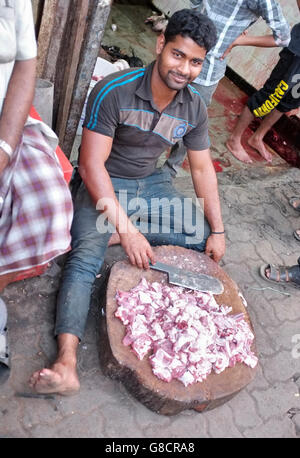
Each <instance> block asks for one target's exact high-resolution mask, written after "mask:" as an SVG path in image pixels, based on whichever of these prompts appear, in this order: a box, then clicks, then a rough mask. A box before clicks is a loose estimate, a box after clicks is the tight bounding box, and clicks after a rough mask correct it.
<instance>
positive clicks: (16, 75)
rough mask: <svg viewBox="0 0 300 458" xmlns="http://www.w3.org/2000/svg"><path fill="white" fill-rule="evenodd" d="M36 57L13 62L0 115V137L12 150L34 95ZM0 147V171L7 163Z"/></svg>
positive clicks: (19, 136)
mask: <svg viewBox="0 0 300 458" xmlns="http://www.w3.org/2000/svg"><path fill="white" fill-rule="evenodd" d="M35 75H36V59H30V60H26V61H17V62H15V65H14V69H13V73H12V76H11V79H10V82H9V85H8V88H7V93H6V96H5V102H4V105H3V109H2V113H1V116H0V138H1V139H2V140H4V141H5V142H6V143H8V145H10V147H11V148H12V150H13V151H14V150H15V149H16V147H17V145H18V143H19V141H20V138H21V135H22V131H23V128H24V124H25V122H26V119H27V116H28V113H29V110H30V107H31V104H32V100H33V97H34V88H35ZM8 160H9V158H8V156H7V155H6V154H5V153H4V152H3V150H2V149H0V173H1V172H2V170H3V168H4V167H5V165H6V164H7V163H8Z"/></svg>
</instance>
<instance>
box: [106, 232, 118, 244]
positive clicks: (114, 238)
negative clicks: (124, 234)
mask: <svg viewBox="0 0 300 458" xmlns="http://www.w3.org/2000/svg"><path fill="white" fill-rule="evenodd" d="M120 243H121V241H120V236H119V234H118V232H114V233H113V235H112V236H111V238H110V239H109V242H108V246H112V245H120Z"/></svg>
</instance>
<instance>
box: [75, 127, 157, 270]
mask: <svg viewBox="0 0 300 458" xmlns="http://www.w3.org/2000/svg"><path fill="white" fill-rule="evenodd" d="M112 142H113V139H112V138H111V137H108V136H105V135H102V134H99V133H96V132H92V131H90V130H88V129H86V128H84V129H83V136H82V144H81V148H80V167H79V171H80V175H81V177H82V179H83V181H84V183H85V186H86V188H87V190H88V192H89V194H90V196H91V198H92V199H93V201H94V203H95V207H97V209H98V210H99V211H100V212H105V216H106V217H107V219H108V221H109V222H110V223H111V224H112V225H113V226H114V227H115V228H116V230H117V232H118V233H119V236H120V241H121V245H122V247H123V248H124V250H125V252H126V254H127V255H128V257H129V259H130V262H131V263H132V264H133V265H137V266H138V267H139V268H141V269H142V268H144V269H149V259H150V260H151V262H152V263H153V264H155V258H154V254H153V251H152V248H151V246H150V244H149V242H148V241H147V239H146V238H145V237H144V236H143V235H142V234H141V233H140V232H139V231H138V230H137V229H136V227H135V226H134V225H133V224H132V222H131V221H130V219H129V218H128V216H127V214H126V213H125V211H124V210H123V208H122V206H121V205H120V204H119V201H118V199H117V197H116V195H115V192H114V188H113V185H112V182H111V179H110V176H109V174H108V172H107V170H106V168H105V162H106V160H107V159H108V157H109V155H110V152H111V147H112Z"/></svg>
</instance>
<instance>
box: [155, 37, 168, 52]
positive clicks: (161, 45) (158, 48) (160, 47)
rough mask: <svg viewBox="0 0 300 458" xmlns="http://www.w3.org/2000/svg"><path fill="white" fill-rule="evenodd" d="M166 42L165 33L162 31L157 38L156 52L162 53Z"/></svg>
mask: <svg viewBox="0 0 300 458" xmlns="http://www.w3.org/2000/svg"><path fill="white" fill-rule="evenodd" d="M165 44H166V39H165V36H164V34H163V33H161V34H160V35H159V36H158V37H157V40H156V54H161V52H162V50H163V49H164V47H165Z"/></svg>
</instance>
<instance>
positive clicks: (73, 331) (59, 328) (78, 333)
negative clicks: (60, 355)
mask: <svg viewBox="0 0 300 458" xmlns="http://www.w3.org/2000/svg"><path fill="white" fill-rule="evenodd" d="M61 334H72V335H73V336H75V337H78V339H79V342H81V341H82V339H83V335H84V331H83V330H82V329H79V328H77V329H74V328H68V327H63V326H57V327H55V330H54V336H55V337H56V338H57V337H58V336H60V335H61Z"/></svg>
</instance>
